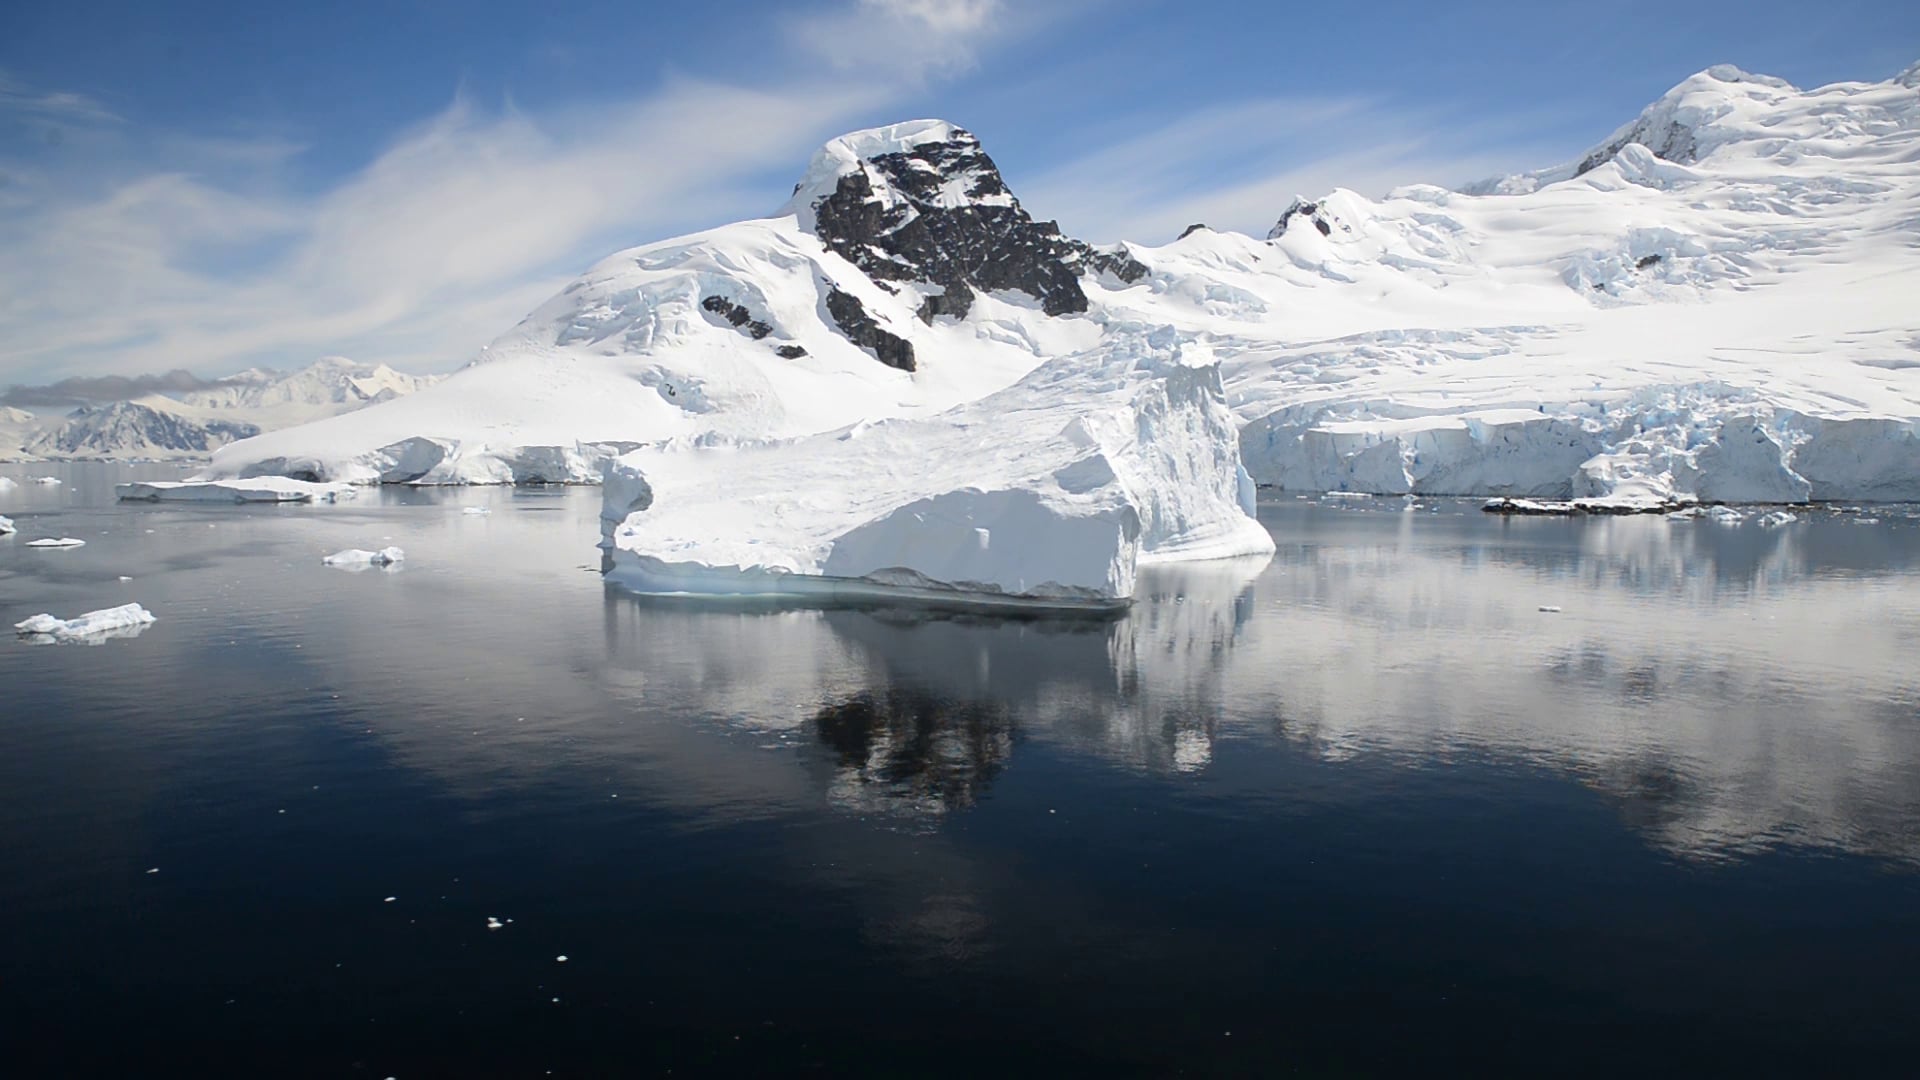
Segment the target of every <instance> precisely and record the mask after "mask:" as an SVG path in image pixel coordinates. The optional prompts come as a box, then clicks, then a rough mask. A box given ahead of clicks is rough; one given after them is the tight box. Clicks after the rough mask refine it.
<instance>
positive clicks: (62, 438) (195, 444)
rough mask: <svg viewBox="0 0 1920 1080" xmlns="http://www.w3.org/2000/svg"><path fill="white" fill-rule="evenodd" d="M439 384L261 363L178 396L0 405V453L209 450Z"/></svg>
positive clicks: (355, 368)
mask: <svg viewBox="0 0 1920 1080" xmlns="http://www.w3.org/2000/svg"><path fill="white" fill-rule="evenodd" d="M436 381H438V377H437V376H417V375H403V374H401V373H399V372H396V371H394V370H393V369H392V368H389V367H387V366H386V365H384V364H356V363H354V362H353V361H350V360H345V359H342V358H340V357H326V358H324V359H322V360H320V361H318V362H317V363H315V364H313V365H311V366H309V367H306V368H302V369H300V370H298V371H294V372H289V373H285V374H282V373H280V372H275V371H269V370H264V369H255V370H252V371H246V372H242V373H240V374H238V375H234V376H230V377H228V378H225V379H220V380H218V381H217V382H216V383H214V384H213V385H212V386H209V387H206V388H204V389H198V390H185V391H179V392H177V393H169V394H160V393H150V394H146V395H144V396H142V397H138V398H133V399H130V400H126V401H112V402H105V403H99V404H88V405H82V406H81V407H79V408H78V409H73V410H71V411H52V410H42V411H40V412H39V413H37V414H36V413H31V412H27V411H25V410H22V409H15V408H11V407H8V408H6V409H4V410H0V457H11V456H26V457H32V458H112V459H125V458H171V457H205V456H207V455H208V454H209V453H211V452H212V451H214V450H216V449H218V448H220V447H222V446H225V445H227V444H228V443H231V442H234V441H235V440H238V439H245V438H249V437H252V436H254V435H258V434H260V433H261V432H262V431H268V430H272V429H275V428H284V427H289V426H293V425H297V424H304V423H309V422H311V421H313V420H316V419H320V418H323V417H327V416H334V415H339V414H341V413H345V412H350V411H352V410H355V409H360V408H364V407H366V406H367V405H370V404H374V403H377V402H382V401H390V400H392V399H393V398H395V397H398V396H400V395H403V394H409V393H412V392H413V391H415V390H418V389H420V388H421V387H424V386H430V385H432V384H433V383H434V382H436Z"/></svg>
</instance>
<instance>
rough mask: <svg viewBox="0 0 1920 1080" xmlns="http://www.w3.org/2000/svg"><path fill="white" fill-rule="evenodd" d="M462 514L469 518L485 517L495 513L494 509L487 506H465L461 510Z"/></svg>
mask: <svg viewBox="0 0 1920 1080" xmlns="http://www.w3.org/2000/svg"><path fill="white" fill-rule="evenodd" d="M460 512H461V513H463V514H466V515H468V516H469V517H483V516H485V515H487V514H491V513H493V509H492V508H491V507H487V506H463V507H461V508H460Z"/></svg>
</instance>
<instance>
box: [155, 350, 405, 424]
mask: <svg viewBox="0 0 1920 1080" xmlns="http://www.w3.org/2000/svg"><path fill="white" fill-rule="evenodd" d="M438 381H439V376H437V375H404V374H401V373H400V372H398V371H395V370H393V369H392V368H390V367H388V366H387V365H385V364H358V363H355V362H354V361H352V360H348V359H347V358H345V357H342V356H323V357H321V358H320V359H319V360H317V361H315V362H314V363H313V364H311V365H309V366H307V367H304V368H302V369H300V370H299V371H294V372H289V373H287V374H284V375H283V374H280V373H278V372H274V371H266V370H262V369H257V368H256V369H253V370H251V371H246V372H242V373H241V374H239V375H234V376H229V377H228V378H225V379H221V380H220V381H219V385H218V386H215V387H213V388H210V389H206V390H193V391H188V392H186V393H182V394H178V395H175V396H176V397H177V398H178V399H179V400H180V402H181V403H182V404H185V405H189V406H194V407H197V408H202V409H223V410H242V411H247V412H258V411H263V410H265V411H276V412H277V411H287V412H298V411H311V412H316V413H317V412H336V411H339V410H340V409H341V408H344V409H348V410H351V409H359V408H364V407H366V406H368V405H375V404H378V403H380V402H382V401H391V400H393V399H394V398H397V397H401V396H404V395H406V394H411V393H413V392H414V391H416V390H420V389H422V388H425V387H428V386H432V385H433V384H434V383H435V382H438Z"/></svg>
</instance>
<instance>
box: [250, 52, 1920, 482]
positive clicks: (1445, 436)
mask: <svg viewBox="0 0 1920 1080" xmlns="http://www.w3.org/2000/svg"><path fill="white" fill-rule="evenodd" d="M1915 79H1916V76H1914V75H1913V71H1912V69H1910V70H1909V71H1908V72H1906V73H1903V74H1902V75H1901V76H1900V77H1899V78H1896V79H1893V80H1889V81H1887V82H1881V83H1838V84H1834V85H1832V86H1827V87H1822V88H1819V89H1816V90H1811V91H1801V90H1798V89H1795V88H1794V87H1792V86H1790V85H1788V84H1786V83H1784V82H1782V81H1781V80H1778V79H1772V78H1767V77H1762V76H1753V75H1749V74H1746V73H1744V72H1741V71H1739V70H1737V69H1734V68H1731V67H1716V68H1712V69H1709V70H1708V71H1705V72H1702V73H1700V74H1698V75H1695V76H1693V77H1692V78H1689V79H1687V80H1686V81H1684V82H1682V83H1681V84H1680V85H1679V86H1677V87H1675V88H1674V89H1673V90H1672V91H1671V92H1670V93H1668V94H1666V95H1665V96H1663V97H1662V98H1661V99H1660V100H1659V101H1657V102H1655V103H1654V104H1652V105H1651V106H1649V107H1648V108H1647V109H1646V110H1645V112H1643V113H1642V115H1641V116H1639V117H1638V118H1636V119H1635V120H1633V121H1632V122H1630V123H1629V124H1627V125H1625V126H1624V127H1622V128H1621V129H1620V130H1619V131H1618V132H1616V133H1615V134H1614V135H1612V136H1610V137H1608V138H1607V139H1605V140H1603V141H1602V142H1601V143H1599V144H1598V145H1596V146H1595V148H1594V149H1593V151H1591V152H1590V153H1587V154H1585V155H1582V157H1581V158H1579V159H1578V160H1577V161H1575V162H1572V163H1569V164H1568V165H1565V166H1561V167H1558V168H1554V169H1548V170H1544V171H1541V172H1538V173H1532V174H1527V175H1523V176H1516V177H1506V178H1502V179H1499V180H1495V181H1489V182H1486V183H1484V184H1480V185H1475V186H1473V187H1471V188H1469V189H1468V190H1466V191H1459V192H1456V191H1447V190H1443V189H1440V188H1436V187H1419V186H1416V187H1410V188H1406V189H1402V190H1400V191H1396V192H1394V193H1393V194H1392V195H1391V196H1390V197H1388V198H1386V199H1383V200H1379V201H1373V200H1369V199H1366V198H1364V197H1362V196H1360V195H1357V194H1355V193H1353V192H1350V191H1344V190H1342V191H1335V192H1332V193H1330V194H1328V195H1325V196H1322V197H1319V198H1314V199H1304V198H1303V199H1300V200H1298V201H1297V202H1296V203H1295V205H1294V206H1292V207H1289V208H1287V210H1286V212H1284V213H1283V214H1282V215H1281V216H1280V219H1279V222H1278V223H1277V224H1276V225H1275V227H1274V229H1273V230H1272V231H1271V233H1270V235H1269V236H1268V237H1266V238H1264V239H1261V238H1255V237H1250V236H1245V235H1242V234H1238V233H1231V232H1222V231H1216V230H1212V229H1207V228H1197V229H1193V230H1190V231H1189V233H1188V234H1187V235H1185V236H1183V237H1181V238H1180V239H1178V240H1176V241H1174V242H1173V243H1170V244H1166V245H1163V246H1159V247H1148V246H1142V245H1134V244H1128V245H1124V246H1122V247H1119V248H1115V249H1110V250H1101V249H1096V248H1093V247H1091V246H1089V245H1086V244H1083V243H1080V242H1078V241H1075V240H1072V239H1071V238H1068V237H1064V236H1062V235H1061V234H1060V233H1059V231H1058V230H1057V229H1056V228H1055V227H1054V226H1053V225H1052V224H1051V223H1049V222H1041V221H1035V220H1034V219H1033V218H1032V217H1031V216H1030V215H1029V214H1028V213H1027V212H1026V210H1025V209H1024V208H1023V207H1022V206H1021V205H1020V203H1019V201H1018V200H1017V199H1016V198H1015V197H1014V195H1013V194H1012V193H1011V192H1010V191H1008V190H1007V188H1006V185H1005V183H1004V181H1003V180H1002V179H1001V177H1000V175H999V173H998V171H997V169H995V168H994V166H993V163H992V161H991V160H990V159H989V158H988V157H987V155H986V154H985V153H984V152H983V151H982V150H981V148H980V145H979V143H978V141H977V140H976V139H974V137H973V136H972V135H971V134H969V133H967V132H966V131H964V130H962V129H960V128H957V127H955V126H953V125H951V124H947V123H943V122H940V121H917V122H913V123H908V124H899V125H894V126H891V127H887V128H878V129H873V130H870V131H863V132H856V133H853V134H851V135H847V136H844V137H842V138H840V139H836V140H834V141H833V142H831V143H829V144H828V145H827V146H826V147H824V148H823V149H822V150H821V151H820V152H819V153H818V154H816V155H815V157H814V160H813V161H812V163H811V164H810V165H809V166H808V168H807V170H806V172H805V174H804V176H803V177H802V180H801V183H800V184H799V185H797V187H796V189H795V191H794V194H793V197H792V199H791V200H790V201H789V202H788V203H787V205H786V206H785V207H783V208H782V209H781V210H780V211H778V212H777V213H776V214H775V215H774V216H772V217H769V218H766V219H762V220H757V221H748V222H742V223H738V224H735V225H729V226H724V227H721V228H718V229H713V230H709V231H707V232H704V233H698V234H694V235H691V236H685V237H679V238H675V239H672V240H667V241H663V242H660V243H655V244H650V245H646V246H643V247H639V248H634V249H631V250H629V251H624V252H621V253H619V254H616V255H614V256H611V257H609V258H608V259H606V260H604V261H603V262H601V263H600V264H599V265H597V266H595V267H594V268H593V269H591V270H590V271H588V272H587V273H586V274H585V275H584V276H582V277H581V278H580V279H579V280H578V281H576V282H574V283H573V284H572V285H570V286H568V287H567V288H566V289H565V290H564V291H563V292H562V293H561V294H560V295H559V296H556V297H555V298H554V299H553V300H551V301H549V302H548V303H547V304H545V305H542V306H541V307H540V308H539V309H538V310H536V311H535V312H534V313H533V314H532V315H530V316H529V317H528V318H527V319H526V320H524V321H523V322H522V323H521V324H520V325H519V326H517V327H515V328H514V329H513V330H511V331H509V332H508V333H507V334H505V335H504V336H502V337H501V338H500V339H499V340H498V341H496V342H495V343H494V344H493V345H492V346H491V347H489V348H488V349H487V350H486V351H485V353H484V354H483V356H482V357H481V358H480V359H478V360H476V361H475V362H474V363H473V364H472V365H471V366H469V367H468V368H467V369H466V370H464V371H462V372H460V373H458V374H456V375H455V376H453V377H451V378H449V379H448V380H446V382H445V383H444V384H442V385H440V386H438V387H435V388H433V389H431V390H429V391H427V392H424V393H421V394H417V395H411V396H409V397H407V398H405V399H402V400H399V401H394V402H390V403H387V404H384V405H380V406H376V407H374V408H370V409H367V410H365V411H362V412H359V413H356V414H354V415H353V416H351V417H345V418H339V419H334V420H329V421H325V422H322V423H319V424H315V425H310V426H306V427H302V428H298V429H294V430H290V431H282V432H275V433H271V434H268V435H265V436H262V437H260V438H257V439H252V440H247V441H245V442H242V443H239V444H236V445H235V446H233V447H230V448H227V449H225V450H223V451H221V452H220V453H219V454H217V455H216V461H215V466H216V471H218V472H221V473H225V474H236V473H259V472H288V473H293V474H297V475H308V474H311V475H313V476H315V477H322V478H347V479H356V480H374V479H380V480H388V481H411V482H426V483H434V482H474V481H480V482H485V481H506V480H581V481H592V480H594V479H596V478H597V476H598V473H599V470H600V464H599V463H600V461H601V460H602V459H604V458H606V457H610V456H612V455H613V454H615V453H617V452H619V451H621V450H623V449H625V448H629V447H632V446H635V445H638V444H649V445H651V444H660V443H667V442H677V443H681V444H691V443H701V444H712V443H729V442H738V441H743V440H746V441H751V440H756V439H764V438H787V437H792V436H796V435H801V434H806V433H810V432H816V431H823V430H831V429H834V428H837V427H841V426H845V425H847V424H852V423H857V422H862V421H872V420H875V419H878V418H882V417H911V416H924V415H930V414H932V413H935V412H938V411H940V410H942V409H945V408H949V407H952V406H954V405H957V404H960V403H962V402H966V401H971V400H976V399H979V398H981V397H983V396H985V395H987V394H989V393H992V392H995V391H997V390H999V389H1002V388H1004V387H1006V386H1009V385H1011V384H1012V383H1013V382H1015V381H1016V380H1018V379H1019V378H1021V377H1022V376H1024V375H1025V374H1027V373H1028V372H1029V371H1032V370H1033V369H1034V368H1035V367H1037V366H1038V365H1040V364H1041V363H1042V362H1043V361H1046V360H1048V359H1049V358H1055V357H1062V356H1067V355H1072V354H1082V355H1085V356H1088V357H1094V356H1098V355H1099V354H1101V352H1102V350H1103V349H1105V348H1107V347H1108V343H1109V342H1111V341H1113V340H1115V338H1116V334H1117V333H1118V332H1119V331H1121V330H1124V329H1127V328H1135V327H1143V326H1164V327H1171V328H1172V329H1173V332H1174V333H1175V334H1176V336H1177V337H1178V338H1179V340H1180V341H1181V342H1182V343H1183V345H1184V346H1185V347H1187V349H1188V352H1189V353H1190V354H1191V353H1193V352H1194V351H1195V350H1196V349H1198V350H1206V351H1210V352H1211V353H1212V355H1214V356H1215V357H1217V358H1219V359H1220V361H1221V362H1222V371H1223V376H1224V381H1225V386H1226V389H1227V393H1228V397H1229V400H1230V402H1231V404H1232V406H1233V408H1234V410H1235V412H1236V414H1237V415H1238V416H1239V418H1240V421H1241V423H1242V425H1243V449H1244V452H1245V456H1246V463H1247V466H1248V468H1249V469H1250V470H1251V471H1252V473H1253V475H1254V476H1255V478H1256V479H1257V480H1259V481H1260V482H1261V483H1263V484H1269V485H1277V486H1281V487H1284V488H1288V489H1298V490H1324V489H1347V490H1358V491H1375V492H1388V493H1392V492H1403V491H1415V492H1433V493H1454V494H1483V495H1507V494H1513V495H1535V496H1573V495H1581V496H1592V497H1612V498H1616V499H1642V500H1651V499H1656V498H1666V497H1681V498H1686V497H1696V498H1701V499H1709V500H1712V499H1734V500H1769V501H1793V500H1798V499H1805V498H1850V499H1857V498H1893V497H1901V498H1910V497H1920V440H1916V437H1915V427H1914V421H1915V419H1916V417H1920V308H1916V307H1915V305H1913V304H1912V303H1911V302H1910V300H1908V299H1907V298H1908V297H1910V296H1912V295H1920V289H1917V287H1920V256H1917V255H1916V244H1917V243H1920V239H1917V238H1920V229H1916V227H1915V223H1916V222H1920V165H1916V162H1915V151H1914V147H1915V145H1916V143H1917V142H1920V94H1917V93H1916V92H1915V90H1914V88H1913V87H1912V86H1911V85H1910V84H1911V83H1913V82H1914V81H1915Z"/></svg>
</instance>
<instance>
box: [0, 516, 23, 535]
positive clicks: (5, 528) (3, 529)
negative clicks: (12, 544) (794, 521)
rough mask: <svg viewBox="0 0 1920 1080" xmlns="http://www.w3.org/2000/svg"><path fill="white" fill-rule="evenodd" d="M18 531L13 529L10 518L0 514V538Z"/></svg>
mask: <svg viewBox="0 0 1920 1080" xmlns="http://www.w3.org/2000/svg"><path fill="white" fill-rule="evenodd" d="M19 531H20V530H18V529H16V528H14V527H13V519H12V518H10V517H8V516H6V515H5V514H0V536H5V535H7V534H8V533H10V532H19Z"/></svg>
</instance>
